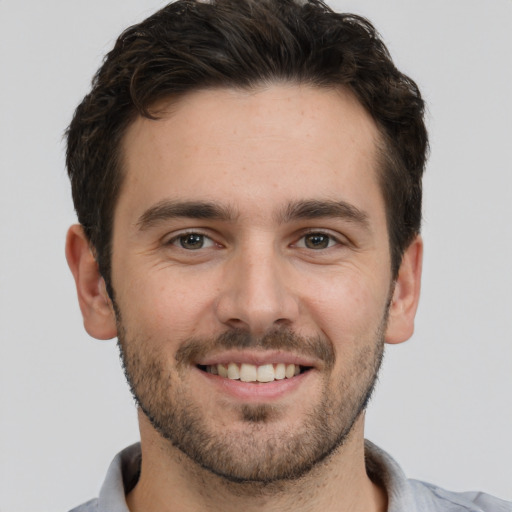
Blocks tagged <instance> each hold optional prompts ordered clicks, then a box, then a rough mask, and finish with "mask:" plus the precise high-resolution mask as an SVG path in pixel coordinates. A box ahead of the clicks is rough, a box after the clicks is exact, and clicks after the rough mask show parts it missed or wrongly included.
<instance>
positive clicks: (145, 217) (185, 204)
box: [137, 199, 237, 231]
mask: <svg viewBox="0 0 512 512" xmlns="http://www.w3.org/2000/svg"><path fill="white" fill-rule="evenodd" d="M181 217H187V218H190V219H211V220H221V221H234V220H235V219H236V217H237V214H236V212H235V211H234V210H233V209H232V208H230V207H227V206H223V205H219V204H216V203H211V202H205V201H173V200H169V199H164V200H163V201H160V202H159V203H157V204H155V205H154V206H151V207H150V208H148V209H147V210H145V211H144V213H143V214H142V215H141V216H140V217H139V219H138V221H137V226H138V227H139V229H140V230H141V231H144V230H146V229H149V228H151V227H153V226H154V225H155V224H158V223H160V222H163V221H166V220H170V219H176V218H181Z"/></svg>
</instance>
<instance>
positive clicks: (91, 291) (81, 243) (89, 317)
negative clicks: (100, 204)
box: [66, 224, 117, 340]
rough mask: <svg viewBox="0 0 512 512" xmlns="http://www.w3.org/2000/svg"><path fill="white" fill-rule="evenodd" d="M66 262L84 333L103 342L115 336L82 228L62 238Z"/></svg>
mask: <svg viewBox="0 0 512 512" xmlns="http://www.w3.org/2000/svg"><path fill="white" fill-rule="evenodd" d="M66 259H67V262H68V265H69V268H70V270H71V273H72V274H73V277H74V278H75V284H76V291H77V295H78V302H79V304H80V310H81V311H82V316H83V319H84V327H85V330H86V331H87V332H88V333H89V334H90V335H91V336H93V337H94V338H97V339H100V340H107V339H111V338H114V337H115V336H116V335H117V328H116V320H115V313H114V309H113V307H112V302H111V301H110V298H109V297H108V294H107V291H106V287H105V282H104V280H103V278H102V277H101V275H100V273H99V270H98V264H97V262H96V259H95V257H94V255H93V253H92V251H91V248H90V245H89V240H88V239H87V237H86V236H85V233H84V231H83V229H82V226H80V225H78V224H76V225H73V226H71V227H70V228H69V230H68V234H67V237H66Z"/></svg>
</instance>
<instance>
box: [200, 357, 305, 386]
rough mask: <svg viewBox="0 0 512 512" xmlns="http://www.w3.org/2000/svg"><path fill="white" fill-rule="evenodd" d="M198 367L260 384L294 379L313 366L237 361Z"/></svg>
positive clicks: (220, 374)
mask: <svg viewBox="0 0 512 512" xmlns="http://www.w3.org/2000/svg"><path fill="white" fill-rule="evenodd" d="M197 368H198V369H199V370H201V371H203V372H205V373H209V374H211V375H218V376H219V377H222V378H225V379H229V380H238V381H242V382H254V383H260V384H266V383H269V382H274V381H279V380H287V379H292V378H293V377H297V376H299V375H301V374H304V373H306V372H308V371H310V370H311V369H312V367H311V366H303V365H299V364H293V363H276V364H262V365H255V364H250V363H235V362H230V363H226V364H208V365H197Z"/></svg>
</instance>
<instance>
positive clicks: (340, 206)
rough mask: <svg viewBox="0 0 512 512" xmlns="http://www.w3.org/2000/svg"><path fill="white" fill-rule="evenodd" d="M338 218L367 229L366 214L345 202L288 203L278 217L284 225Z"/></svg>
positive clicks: (308, 201)
mask: <svg viewBox="0 0 512 512" xmlns="http://www.w3.org/2000/svg"><path fill="white" fill-rule="evenodd" d="M328 217H332V218H340V219H345V220H347V221H349V222H354V223H356V224H360V225H361V226H362V227H364V228H366V229H369V227H370V225H369V221H368V214H367V213H366V212H364V211H363V210H360V209H359V208H357V207H356V206H354V205H352V204H350V203H347V202H345V201H330V200H306V201H295V202H292V203H289V204H288V205H287V206H286V208H285V209H284V210H283V211H282V212H281V214H280V215H279V221H280V222H283V223H286V222H291V221H293V220H301V219H305V220H306V219H320V218H328Z"/></svg>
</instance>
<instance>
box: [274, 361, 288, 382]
mask: <svg viewBox="0 0 512 512" xmlns="http://www.w3.org/2000/svg"><path fill="white" fill-rule="evenodd" d="M285 377H286V365H285V364H283V363H279V364H276V371H275V378H276V379H277V380H282V379H284V378H285Z"/></svg>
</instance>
